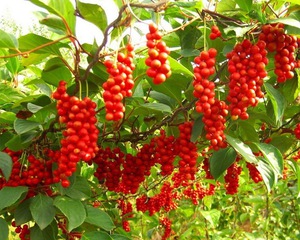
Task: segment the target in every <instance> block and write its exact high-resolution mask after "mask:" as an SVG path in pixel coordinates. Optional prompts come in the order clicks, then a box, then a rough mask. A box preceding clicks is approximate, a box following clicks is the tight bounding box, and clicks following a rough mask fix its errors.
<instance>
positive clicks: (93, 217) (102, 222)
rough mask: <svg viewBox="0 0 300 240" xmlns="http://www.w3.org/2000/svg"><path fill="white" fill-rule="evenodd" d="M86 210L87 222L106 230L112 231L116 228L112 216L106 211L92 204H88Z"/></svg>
mask: <svg viewBox="0 0 300 240" xmlns="http://www.w3.org/2000/svg"><path fill="white" fill-rule="evenodd" d="M86 210H87V217H86V219H85V222H87V223H90V224H92V225H95V226H97V227H100V228H102V229H104V230H105V231H110V230H112V229H113V228H115V225H114V223H113V221H112V219H111V217H110V216H109V215H108V214H107V213H106V212H104V211H102V210H100V209H99V208H94V207H92V206H86Z"/></svg>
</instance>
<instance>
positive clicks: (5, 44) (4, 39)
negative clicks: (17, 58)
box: [0, 29, 18, 49]
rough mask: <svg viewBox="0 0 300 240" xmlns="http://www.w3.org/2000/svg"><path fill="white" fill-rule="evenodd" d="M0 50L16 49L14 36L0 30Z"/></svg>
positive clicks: (16, 44) (16, 42)
mask: <svg viewBox="0 0 300 240" xmlns="http://www.w3.org/2000/svg"><path fill="white" fill-rule="evenodd" d="M0 48H10V49H17V48H18V41H17V39H16V38H15V36H14V35H12V34H9V33H6V32H4V31H3V30H1V29H0Z"/></svg>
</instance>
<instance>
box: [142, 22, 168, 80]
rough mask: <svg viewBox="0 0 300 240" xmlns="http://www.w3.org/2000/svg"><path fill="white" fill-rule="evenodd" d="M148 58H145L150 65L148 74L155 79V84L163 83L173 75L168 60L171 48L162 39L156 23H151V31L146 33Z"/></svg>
mask: <svg viewBox="0 0 300 240" xmlns="http://www.w3.org/2000/svg"><path fill="white" fill-rule="evenodd" d="M146 38H147V47H148V58H147V59H146V60H145V63H146V65H147V66H148V67H149V68H148V70H147V75H148V76H149V77H151V78H152V79H153V83H154V84H161V83H163V82H164V81H166V79H167V78H168V77H170V76H171V67H170V63H169V60H168V56H169V54H170V50H169V49H168V47H167V45H166V43H165V42H164V41H163V40H161V38H162V36H161V34H160V33H159V31H158V27H157V26H156V24H154V23H150V24H149V33H147V35H146Z"/></svg>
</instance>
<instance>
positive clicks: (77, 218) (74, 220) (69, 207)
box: [54, 196, 86, 231]
mask: <svg viewBox="0 0 300 240" xmlns="http://www.w3.org/2000/svg"><path fill="white" fill-rule="evenodd" d="M54 205H55V206H56V207H57V208H58V209H59V210H60V211H61V212H62V213H63V214H64V215H65V216H66V217H67V219H68V231H71V230H72V229H74V228H76V227H79V226H80V225H81V224H82V223H83V222H84V220H85V218H86V211H85V208H84V206H83V204H82V202H81V201H80V200H75V199H71V198H69V197H66V196H58V197H56V198H55V199H54Z"/></svg>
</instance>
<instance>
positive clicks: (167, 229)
mask: <svg viewBox="0 0 300 240" xmlns="http://www.w3.org/2000/svg"><path fill="white" fill-rule="evenodd" d="M159 222H160V224H161V225H162V226H163V227H164V229H165V231H164V235H163V236H162V237H161V239H162V240H166V239H168V238H169V237H170V235H171V232H172V229H171V225H172V222H171V220H170V219H169V218H167V217H164V218H162V219H160V221H159Z"/></svg>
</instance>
